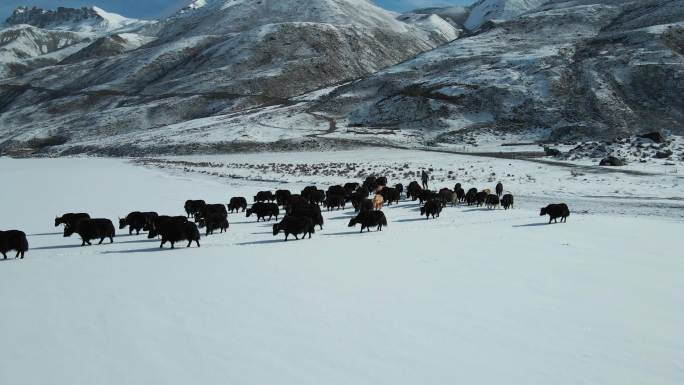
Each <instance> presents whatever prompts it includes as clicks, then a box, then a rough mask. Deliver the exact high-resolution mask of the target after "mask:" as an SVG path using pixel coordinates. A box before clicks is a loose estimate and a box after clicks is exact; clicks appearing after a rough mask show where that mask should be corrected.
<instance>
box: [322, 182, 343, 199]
mask: <svg viewBox="0 0 684 385" xmlns="http://www.w3.org/2000/svg"><path fill="white" fill-rule="evenodd" d="M331 195H338V196H343V197H344V196H347V191H346V190H345V189H344V187H342V186H340V185H335V186H330V187H328V191H327V192H326V196H331Z"/></svg>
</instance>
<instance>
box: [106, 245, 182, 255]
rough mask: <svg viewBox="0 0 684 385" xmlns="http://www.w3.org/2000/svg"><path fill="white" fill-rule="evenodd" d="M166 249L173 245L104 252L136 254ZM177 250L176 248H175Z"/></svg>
mask: <svg viewBox="0 0 684 385" xmlns="http://www.w3.org/2000/svg"><path fill="white" fill-rule="evenodd" d="M176 248H177V249H184V248H185V245H183V247H176ZM165 250H172V249H171V247H169V246H168V245H167V247H166V248H163V249H162V248H161V247H159V246H156V247H150V248H147V249H131V250H108V251H103V252H102V254H135V253H152V252H163V251H165ZM174 250H175V249H174Z"/></svg>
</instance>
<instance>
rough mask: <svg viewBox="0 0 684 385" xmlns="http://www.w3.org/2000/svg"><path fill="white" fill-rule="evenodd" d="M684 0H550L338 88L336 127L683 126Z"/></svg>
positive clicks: (424, 139) (604, 133)
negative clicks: (534, 8) (472, 34)
mask: <svg viewBox="0 0 684 385" xmlns="http://www.w3.org/2000/svg"><path fill="white" fill-rule="evenodd" d="M683 43H684V1H681V0H669V1H668V0H645V1H644V0H639V1H627V2H624V1H610V0H604V1H600V0H581V1H554V2H549V3H547V4H546V5H543V6H541V7H540V8H538V9H537V10H535V11H530V12H528V13H525V14H524V15H522V16H520V17H518V18H516V19H513V20H511V21H508V22H503V23H497V24H493V25H491V26H490V27H489V28H488V29H486V30H484V31H482V32H481V33H478V34H476V35H474V36H470V37H466V38H462V39H459V40H456V41H454V42H452V43H450V44H447V45H445V46H443V47H440V48H438V49H435V50H433V51H430V52H427V53H425V54H423V55H420V56H419V57H417V58H415V59H413V60H410V61H407V62H405V63H402V64H400V65H397V66H394V67H392V68H389V69H387V70H383V71H380V72H379V73H377V74H375V75H373V76H370V77H368V78H366V79H363V80H361V81H359V82H356V83H354V84H350V85H345V86H342V87H339V88H337V89H335V90H334V91H332V92H330V93H329V94H327V95H326V96H325V97H322V98H320V99H319V100H317V101H315V102H314V103H313V104H312V105H311V106H309V107H308V108H309V109H310V110H312V111H317V112H318V113H320V114H324V115H328V116H330V117H334V118H336V119H337V120H338V126H341V127H348V129H347V130H348V132H352V133H353V134H348V133H344V130H338V133H337V134H335V135H337V136H338V137H341V138H342V137H351V136H354V135H358V134H359V133H362V134H365V135H366V136H369V137H371V136H372V137H376V135H374V134H373V133H374V132H379V133H384V134H383V135H379V136H382V138H383V140H388V141H391V142H401V143H406V144H409V143H422V144H426V145H429V144H431V143H454V144H465V143H468V142H470V140H469V138H470V137H472V136H483V135H498V136H502V137H503V136H506V135H512V136H513V138H514V139H515V138H517V139H522V140H532V141H536V140H570V139H583V138H594V139H600V138H613V137H616V136H628V135H630V134H633V133H641V132H647V131H652V130H662V131H665V132H671V133H677V134H680V135H681V134H684V124H683V122H684V92H683V91H684V56H683V53H684V51H682V44H683Z"/></svg>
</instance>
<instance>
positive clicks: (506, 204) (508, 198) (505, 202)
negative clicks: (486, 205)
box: [501, 194, 513, 210]
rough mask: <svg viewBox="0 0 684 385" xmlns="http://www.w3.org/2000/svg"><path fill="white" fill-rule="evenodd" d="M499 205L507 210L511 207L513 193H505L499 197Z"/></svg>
mask: <svg viewBox="0 0 684 385" xmlns="http://www.w3.org/2000/svg"><path fill="white" fill-rule="evenodd" d="M501 206H502V207H503V208H504V209H505V210H508V209H509V208H513V195H512V194H506V195H504V196H503V198H501Z"/></svg>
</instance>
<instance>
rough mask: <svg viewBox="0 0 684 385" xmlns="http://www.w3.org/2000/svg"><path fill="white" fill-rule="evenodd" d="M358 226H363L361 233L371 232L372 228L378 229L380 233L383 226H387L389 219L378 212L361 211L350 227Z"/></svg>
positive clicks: (351, 221)
mask: <svg viewBox="0 0 684 385" xmlns="http://www.w3.org/2000/svg"><path fill="white" fill-rule="evenodd" d="M357 224H361V232H363V229H368V231H370V229H371V227H375V228H377V230H378V231H382V226H387V218H386V217H385V214H384V213H383V212H382V211H380V210H378V211H373V210H370V211H361V212H360V213H359V214H358V215H357V216H356V217H355V218H352V219H351V220H350V221H349V225H348V226H349V227H354V226H356V225H357Z"/></svg>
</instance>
